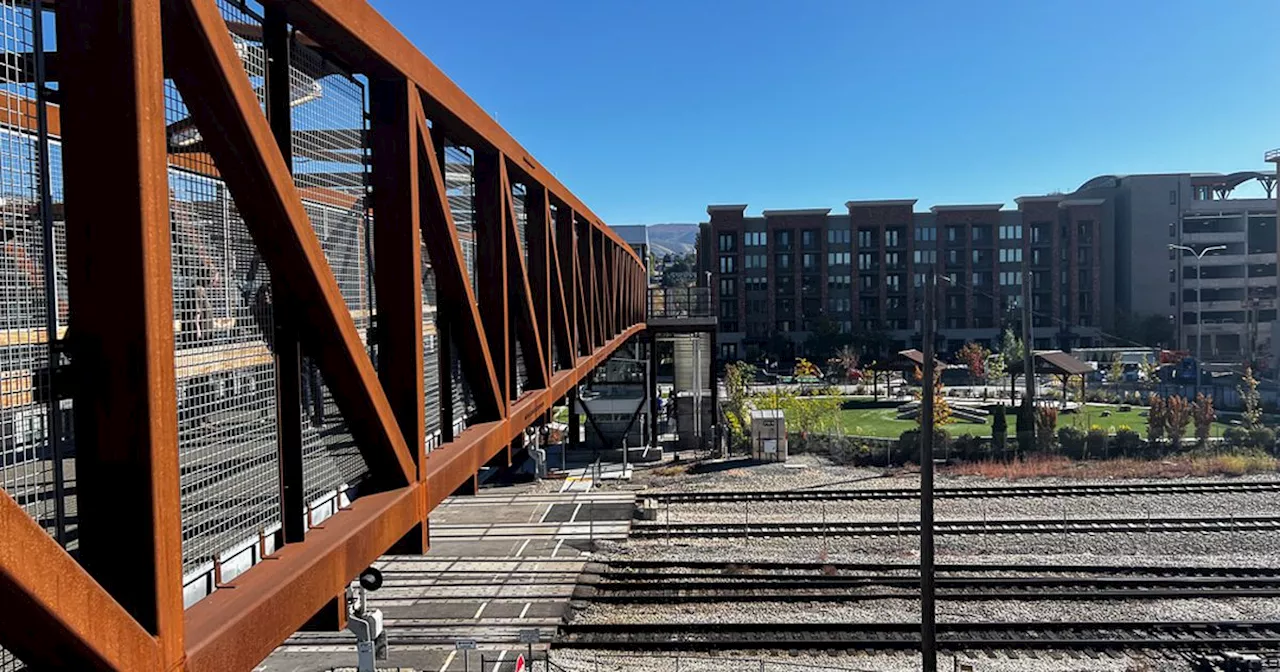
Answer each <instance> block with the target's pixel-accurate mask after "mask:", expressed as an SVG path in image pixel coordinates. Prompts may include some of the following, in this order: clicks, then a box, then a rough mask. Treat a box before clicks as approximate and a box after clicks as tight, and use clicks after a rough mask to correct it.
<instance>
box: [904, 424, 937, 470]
mask: <svg viewBox="0 0 1280 672" xmlns="http://www.w3.org/2000/svg"><path fill="white" fill-rule="evenodd" d="M946 454H947V433H946V432H944V431H942V430H941V429H935V430H934V433H933V455H934V457H935V458H938V457H942V456H944V455H946ZM920 459H921V453H920V430H918V429H908V430H907V431H905V432H903V433H902V435H901V436H899V437H898V446H897V449H896V450H895V452H894V462H896V463H898V464H906V463H907V462H914V463H917V464H918V463H919V462H920Z"/></svg>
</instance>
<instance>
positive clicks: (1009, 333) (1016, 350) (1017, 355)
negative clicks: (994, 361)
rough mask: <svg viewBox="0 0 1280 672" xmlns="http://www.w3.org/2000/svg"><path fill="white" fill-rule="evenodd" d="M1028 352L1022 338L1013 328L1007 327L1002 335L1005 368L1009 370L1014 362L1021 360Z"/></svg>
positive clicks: (1001, 348)
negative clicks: (1024, 348) (1024, 347)
mask: <svg viewBox="0 0 1280 672" xmlns="http://www.w3.org/2000/svg"><path fill="white" fill-rule="evenodd" d="M1026 354H1027V353H1026V351H1025V350H1023V343H1022V339H1020V338H1018V336H1017V334H1014V333H1013V329H1009V328H1007V329H1005V330H1004V333H1003V334H1001V335H1000V358H1001V359H1003V360H1004V368H1005V370H1006V371H1007V370H1008V369H1009V366H1010V365H1011V364H1013V363H1014V362H1021V361H1022V358H1023V356H1024V355H1026Z"/></svg>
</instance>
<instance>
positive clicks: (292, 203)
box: [164, 0, 417, 487]
mask: <svg viewBox="0 0 1280 672" xmlns="http://www.w3.org/2000/svg"><path fill="white" fill-rule="evenodd" d="M164 19H165V27H166V29H167V34H166V38H165V40H164V45H165V50H166V53H167V55H168V58H167V59H166V60H167V61H168V62H170V63H172V64H173V67H172V72H173V79H174V82H175V84H177V87H178V90H179V91H180V92H181V93H182V96H183V98H184V100H185V101H186V103H187V107H188V109H189V110H190V111H191V116H192V118H193V119H194V120H195V122H196V126H197V127H198V128H199V129H200V130H201V135H202V136H203V137H204V139H205V143H206V145H207V146H208V150H209V153H210V154H211V155H212V156H213V158H214V161H215V162H216V163H217V165H219V166H224V167H227V166H235V170H224V171H222V176H223V179H224V180H225V181H226V183H227V188H228V190H229V191H230V192H231V195H232V197H233V198H234V199H235V202H236V206H237V207H238V208H239V210H240V212H241V214H242V215H243V218H244V221H245V224H246V226H247V227H248V229H249V233H250V235H251V236H252V237H253V240H254V243H255V244H256V245H257V248H258V252H259V253H260V254H261V255H262V257H263V259H264V260H265V261H266V264H267V266H268V267H269V268H270V269H271V271H272V277H273V278H277V279H279V281H281V282H283V283H285V284H286V286H287V291H288V295H289V296H290V297H293V298H294V299H296V301H295V303H296V305H295V310H294V311H293V313H292V314H293V315H294V316H296V318H297V319H298V321H299V330H298V331H299V333H300V335H301V336H302V337H303V341H304V344H305V345H307V346H309V347H306V348H305V349H306V351H307V352H308V353H309V354H312V355H313V356H314V358H315V359H316V360H317V362H319V364H320V370H321V372H322V373H323V374H324V376H325V380H326V381H327V382H328V383H329V389H330V391H331V392H332V393H333V397H334V400H335V401H337V403H338V407H339V408H340V409H341V410H342V413H343V417H344V418H345V419H346V421H347V423H348V425H349V426H350V428H351V433H352V435H353V436H355V437H356V442H357V444H358V445H359V448H360V452H361V454H362V455H363V456H364V459H365V461H366V463H367V464H368V465H369V470H370V473H371V474H372V476H373V478H374V479H375V482H376V483H378V484H380V485H381V487H397V486H404V485H406V484H408V483H412V482H413V481H414V480H416V471H417V468H416V465H415V464H414V461H413V457H412V456H411V455H410V453H409V449H408V445H407V444H406V443H405V438H404V436H403V435H402V434H401V433H400V429H399V427H398V426H397V423H396V419H395V416H394V414H393V413H392V410H391V405H390V404H389V403H388V401H387V398H386V395H385V394H384V392H383V390H382V386H381V385H380V384H379V383H378V376H377V372H376V371H375V370H374V368H373V363H372V362H371V361H370V359H369V357H368V355H367V354H366V353H365V352H364V344H363V343H362V342H361V340H360V336H359V334H358V333H357V332H356V326H355V322H354V321H353V320H352V318H351V313H350V312H349V311H348V310H347V306H346V303H345V301H344V300H343V298H342V294H341V292H340V291H339V289H338V283H337V280H336V279H335V278H334V276H333V272H332V270H331V269H330V268H329V264H328V262H327V261H326V259H325V256H324V251H323V250H322V249H321V247H320V241H319V240H318V239H317V238H316V234H315V231H314V230H313V229H312V226H311V222H310V220H309V218H308V216H307V212H306V210H305V209H304V208H303V205H302V199H301V197H300V196H299V194H298V191H297V189H296V188H295V186H294V182H293V178H292V176H291V175H290V173H289V170H288V167H287V166H286V164H285V161H284V157H283V156H282V155H281V153H280V148H279V147H278V146H277V145H276V143H275V141H274V139H273V136H272V133H271V128H270V126H269V125H268V124H267V119H266V117H265V116H264V115H263V114H262V110H261V108H259V107H258V101H257V98H256V96H255V94H254V90H253V85H252V84H251V83H250V81H249V76H248V75H247V74H246V73H245V70H244V67H243V66H242V65H241V63H240V58H239V56H238V55H237V51H236V47H235V44H234V43H233V42H232V41H231V37H230V35H229V34H228V32H227V27H226V23H225V22H224V21H223V20H222V16H221V15H220V14H219V12H218V7H217V5H216V4H215V3H214V0H173V1H172V2H168V3H166V4H165V13H164Z"/></svg>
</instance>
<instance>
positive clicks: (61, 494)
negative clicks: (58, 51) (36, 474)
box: [31, 0, 67, 547]
mask: <svg viewBox="0 0 1280 672" xmlns="http://www.w3.org/2000/svg"><path fill="white" fill-rule="evenodd" d="M31 40H32V42H31V51H32V54H31V57H32V63H33V66H34V67H33V68H32V69H33V70H34V72H33V74H34V78H33V79H34V80H35V81H34V85H35V98H36V105H35V110H36V169H37V171H38V172H39V175H38V177H37V178H36V186H37V187H38V188H39V190H40V227H41V228H40V231H41V234H42V235H41V240H40V243H41V246H42V247H43V248H44V250H43V252H44V254H43V258H42V261H43V264H42V265H43V269H44V274H43V276H42V281H43V282H44V300H45V316H44V328H45V345H46V346H47V352H48V353H49V354H48V358H49V362H48V363H49V379H48V380H47V381H45V382H46V384H47V385H48V386H49V392H48V395H47V397H48V398H47V400H46V412H47V413H48V417H49V419H48V422H47V423H46V424H45V435H46V436H47V437H48V441H49V451H50V453H51V454H52V456H53V518H54V531H53V536H54V538H55V539H57V540H58V544H59V545H60V546H63V547H66V545H67V503H66V501H65V498H66V492H65V485H66V477H65V475H64V474H63V465H62V459H63V450H62V449H63V445H62V439H63V426H62V399H60V398H59V394H58V392H59V391H58V389H57V387H56V384H55V382H54V380H55V378H56V374H55V372H56V371H57V370H58V369H59V368H60V366H61V364H62V361H61V360H62V347H61V345H62V344H61V343H60V341H59V337H58V311H59V306H60V305H61V302H60V300H59V298H60V297H59V296H58V278H57V268H56V266H57V254H56V250H55V247H56V245H57V241H56V240H55V238H54V235H53V185H52V183H51V181H50V180H51V176H50V174H49V110H48V108H47V107H46V101H45V98H46V95H45V79H46V77H45V62H44V3H43V2H41V0H34V1H33V2H32V3H31Z"/></svg>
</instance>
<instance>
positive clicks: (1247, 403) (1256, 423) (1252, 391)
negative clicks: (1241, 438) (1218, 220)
mask: <svg viewBox="0 0 1280 672" xmlns="http://www.w3.org/2000/svg"><path fill="white" fill-rule="evenodd" d="M1243 383H1244V384H1243V385H1242V386H1240V387H1237V388H1236V390H1237V391H1239V392H1240V400H1241V401H1243V402H1244V412H1243V413H1242V414H1241V416H1242V417H1241V419H1242V420H1243V421H1244V428H1245V429H1257V428H1258V427H1261V426H1262V398H1261V397H1260V396H1259V395H1258V379H1257V378H1255V377H1254V376H1253V367H1252V366H1248V365H1245V367H1244V381H1243Z"/></svg>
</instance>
